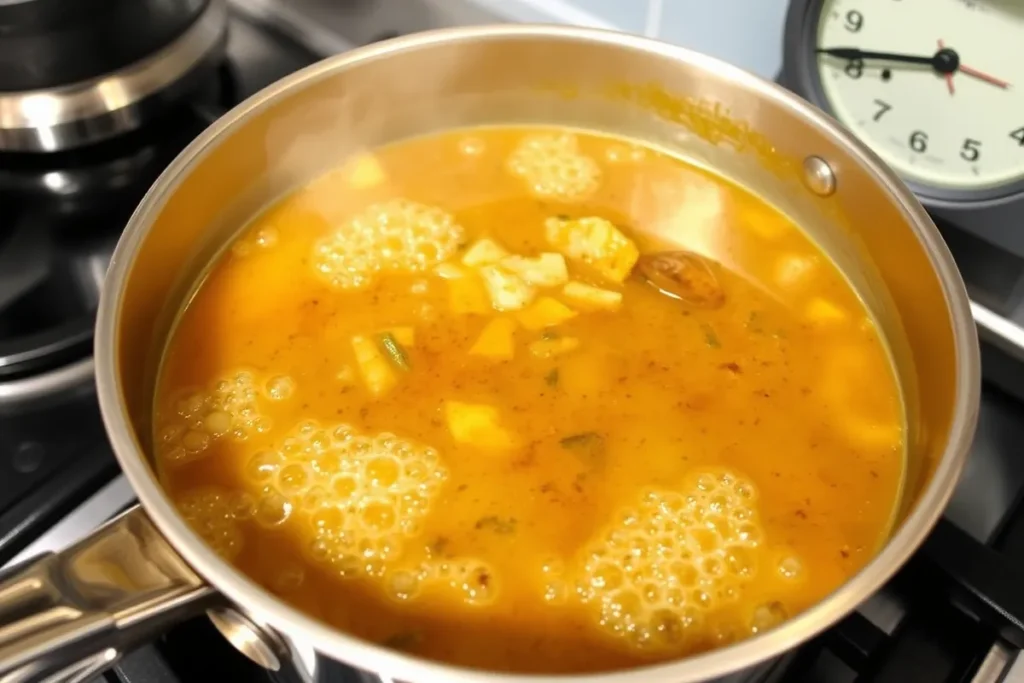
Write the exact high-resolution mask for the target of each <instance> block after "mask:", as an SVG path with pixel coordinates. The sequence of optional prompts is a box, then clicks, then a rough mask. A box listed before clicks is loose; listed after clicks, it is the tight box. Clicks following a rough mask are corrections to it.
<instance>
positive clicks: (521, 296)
mask: <svg viewBox="0 0 1024 683" xmlns="http://www.w3.org/2000/svg"><path fill="white" fill-rule="evenodd" d="M480 277H482V278H483V280H484V286H485V287H487V293H488V295H490V297H491V305H492V306H493V307H494V309H495V310H498V311H518V310H521V309H523V308H525V307H526V306H527V304H529V303H530V302H531V301H533V297H534V295H535V294H536V291H535V290H534V288H533V287H531V286H530V285H528V284H526V282H524V281H523V279H522V278H521V277H519V276H518V275H516V274H515V273H510V272H508V271H507V270H504V269H502V268H499V267H498V266H484V267H483V268H481V269H480Z"/></svg>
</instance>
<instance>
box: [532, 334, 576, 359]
mask: <svg viewBox="0 0 1024 683" xmlns="http://www.w3.org/2000/svg"><path fill="white" fill-rule="evenodd" d="M579 345H580V340H579V339H576V338H575V337H556V338H555V339H540V340H538V341H535V342H533V343H532V344H530V353H531V354H532V355H533V356H535V357H537V358H554V357H555V356H561V355H562V354H563V353H569V352H570V351H573V350H575V349H576V348H578V347H579Z"/></svg>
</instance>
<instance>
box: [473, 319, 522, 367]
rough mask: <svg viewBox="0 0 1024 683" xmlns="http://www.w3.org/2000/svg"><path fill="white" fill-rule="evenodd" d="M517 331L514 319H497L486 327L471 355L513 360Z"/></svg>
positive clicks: (474, 345)
mask: <svg viewBox="0 0 1024 683" xmlns="http://www.w3.org/2000/svg"><path fill="white" fill-rule="evenodd" d="M515 331H516V321H515V320H513V319H512V318H495V319H494V320H492V321H490V322H489V323H487V324H486V325H485V326H484V329H483V330H482V331H481V332H480V336H479V337H477V339H476V342H475V343H474V344H473V346H472V347H471V348H470V349H469V353H470V354H471V355H474V356H484V357H485V358H493V359H494V360H512V357H513V356H515V353H516V345H515V342H516V340H515Z"/></svg>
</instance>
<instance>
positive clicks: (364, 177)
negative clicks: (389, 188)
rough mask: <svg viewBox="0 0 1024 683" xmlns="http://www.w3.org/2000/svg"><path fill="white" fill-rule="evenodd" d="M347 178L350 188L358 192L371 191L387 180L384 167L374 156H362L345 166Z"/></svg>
mask: <svg viewBox="0 0 1024 683" xmlns="http://www.w3.org/2000/svg"><path fill="white" fill-rule="evenodd" d="M343 172H344V174H345V178H346V179H347V180H348V184H349V187H351V188H353V189H356V190H369V189H370V188H372V187H376V186H378V185H380V184H381V183H383V182H384V181H385V180H387V173H385V171H384V167H383V166H381V165H380V162H379V161H377V157H375V156H373V155H372V154H369V153H367V154H360V155H359V156H357V157H355V158H354V159H352V160H350V161H349V162H348V163H346V164H345V166H344V171H343Z"/></svg>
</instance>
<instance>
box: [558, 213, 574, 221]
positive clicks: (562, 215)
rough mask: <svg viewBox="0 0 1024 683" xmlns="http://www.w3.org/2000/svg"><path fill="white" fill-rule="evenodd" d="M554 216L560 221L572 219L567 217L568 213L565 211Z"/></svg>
mask: <svg viewBox="0 0 1024 683" xmlns="http://www.w3.org/2000/svg"><path fill="white" fill-rule="evenodd" d="M555 218H557V219H558V220H560V221H568V220H572V219H571V218H569V214H567V213H560V214H557V215H556V216H555Z"/></svg>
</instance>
